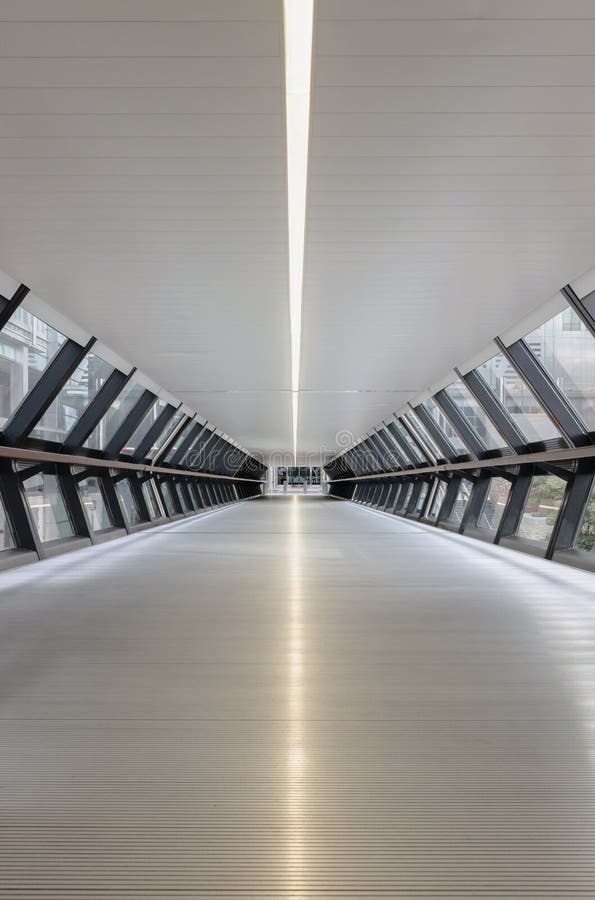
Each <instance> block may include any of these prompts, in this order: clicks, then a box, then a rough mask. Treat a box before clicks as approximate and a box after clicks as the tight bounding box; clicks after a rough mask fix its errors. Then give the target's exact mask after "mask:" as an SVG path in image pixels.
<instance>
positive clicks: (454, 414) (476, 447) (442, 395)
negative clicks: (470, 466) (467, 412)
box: [432, 390, 487, 459]
mask: <svg viewBox="0 0 595 900" xmlns="http://www.w3.org/2000/svg"><path fill="white" fill-rule="evenodd" d="M432 399H433V400H434V403H436V405H437V406H438V407H439V408H440V410H441V411H442V413H443V414H444V415H445V416H446V418H447V419H448V421H449V422H450V424H451V426H452V427H453V428H454V430H455V431H456V432H457V434H458V435H459V437H460V439H461V440H462V442H463V444H465V445H466V447H467V449H468V450H469V453H470V454H471V455H472V456H474V457H475V458H476V459H481V458H482V457H484V456H485V455H486V453H487V448H486V447H484V445H483V444H482V442H481V441H480V439H479V437H478V435H476V434H475V432H474V431H473V429H472V428H471V426H470V425H469V424H468V422H467V420H466V419H465V417H464V415H463V413H462V412H461V411H460V409H459V408H458V406H457V405H456V403H455V402H454V400H452V399H451V397H449V395H448V394H447V393H446V391H445V390H441V391H438V392H437V393H436V394H434V396H433V398H432Z"/></svg>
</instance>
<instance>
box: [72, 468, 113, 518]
mask: <svg viewBox="0 0 595 900" xmlns="http://www.w3.org/2000/svg"><path fill="white" fill-rule="evenodd" d="M79 488H80V491H81V496H82V500H83V506H84V507H85V511H86V513H87V518H88V519H89V522H90V523H91V528H92V529H93V531H103V530H104V529H105V528H111V527H112V524H113V523H112V520H111V518H110V514H109V512H108V509H107V506H106V505H105V500H104V499H103V494H102V492H101V485H100V482H99V479H98V478H84V479H83V480H82V481H79Z"/></svg>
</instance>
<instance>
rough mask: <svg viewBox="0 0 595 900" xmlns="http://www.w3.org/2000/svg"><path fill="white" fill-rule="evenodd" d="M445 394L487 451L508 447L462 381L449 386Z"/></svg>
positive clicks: (458, 380)
mask: <svg viewBox="0 0 595 900" xmlns="http://www.w3.org/2000/svg"><path fill="white" fill-rule="evenodd" d="M445 393H446V394H447V395H448V397H450V399H451V400H452V402H453V403H454V404H455V406H456V407H457V409H458V410H459V412H460V413H461V415H462V416H463V418H464V419H465V421H466V422H467V424H468V425H469V427H470V428H471V430H472V431H473V432H475V434H476V435H477V437H478V438H479V440H480V441H481V443H482V444H483V446H484V447H485V448H486V450H501V449H503V448H505V447H506V441H505V440H504V438H503V437H502V436H501V435H500V434H499V433H498V432H497V431H496V429H495V428H494V426H493V424H492V423H491V421H490V419H489V418H488V417H487V415H486V414H485V412H484V411H483V409H482V408H481V406H480V405H479V403H478V402H477V400H476V399H475V397H474V396H473V394H472V393H471V391H470V390H469V389H468V388H467V386H466V385H465V384H463V382H462V381H461V380H460V379H457V380H456V381H453V383H452V384H449V385H448V387H447V388H446V390H445Z"/></svg>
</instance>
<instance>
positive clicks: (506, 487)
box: [477, 478, 510, 534]
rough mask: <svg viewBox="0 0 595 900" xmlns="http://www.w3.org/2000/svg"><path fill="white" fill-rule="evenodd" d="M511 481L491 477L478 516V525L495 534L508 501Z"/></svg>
mask: <svg viewBox="0 0 595 900" xmlns="http://www.w3.org/2000/svg"><path fill="white" fill-rule="evenodd" d="M509 494H510V482H509V481H507V480H506V478H492V479H490V486H489V488H488V492H487V494H486V498H485V500H484V501H483V506H482V508H481V512H480V513H479V516H478V517H477V527H478V528H482V529H484V530H485V531H489V532H490V533H492V534H495V533H496V531H497V530H498V526H499V524H500V519H501V518H502V514H503V513H504V509H505V507H506V504H507V502H508V495H509Z"/></svg>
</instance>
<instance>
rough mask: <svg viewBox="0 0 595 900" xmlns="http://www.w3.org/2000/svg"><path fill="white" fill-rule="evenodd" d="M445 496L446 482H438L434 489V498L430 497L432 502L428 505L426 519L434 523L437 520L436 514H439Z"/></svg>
mask: <svg viewBox="0 0 595 900" xmlns="http://www.w3.org/2000/svg"><path fill="white" fill-rule="evenodd" d="M445 494H446V482H445V481H439V482H438V484H437V485H436V489H435V491H434V496H433V497H432V502H431V504H430V512H429V514H428V519H431V520H432V521H434V522H435V521H436V519H437V518H438V513H439V512H440V507H441V506H442V503H443V500H444V496H445Z"/></svg>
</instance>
